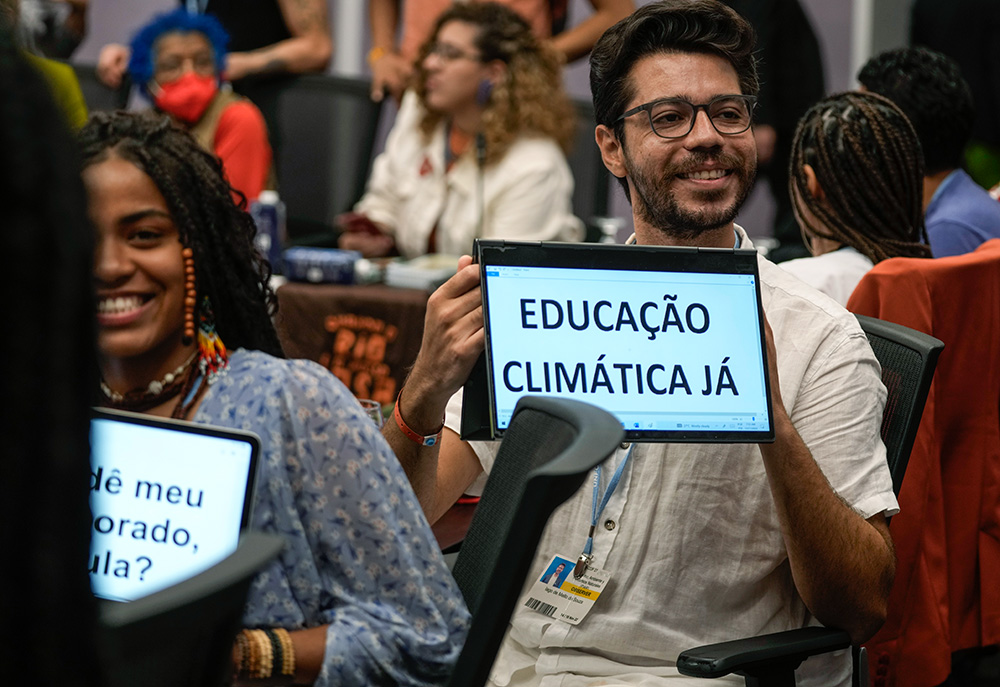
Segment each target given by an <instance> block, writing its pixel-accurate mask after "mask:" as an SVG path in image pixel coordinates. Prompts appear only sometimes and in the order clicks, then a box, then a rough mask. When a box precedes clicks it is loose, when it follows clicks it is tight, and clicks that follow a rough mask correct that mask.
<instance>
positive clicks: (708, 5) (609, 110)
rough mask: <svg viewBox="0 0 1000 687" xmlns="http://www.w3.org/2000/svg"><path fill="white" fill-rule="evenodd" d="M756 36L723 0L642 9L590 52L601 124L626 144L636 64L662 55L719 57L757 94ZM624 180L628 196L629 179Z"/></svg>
mask: <svg viewBox="0 0 1000 687" xmlns="http://www.w3.org/2000/svg"><path fill="white" fill-rule="evenodd" d="M755 40H756V37H755V34H754V30H753V27H752V26H750V24H749V22H747V20H746V19H744V18H743V17H741V16H740V15H739V14H738V13H737V12H736V11H735V10H733V9H731V8H730V7H728V6H726V5H724V4H723V3H721V2H719V1H718V0H660V2H653V3H650V4H648V5H645V6H643V7H640V8H639V9H638V10H636V11H635V12H633V13H632V14H631V15H629V16H628V17H625V18H624V19H622V20H621V21H620V22H618V23H617V24H615V25H614V26H612V27H611V28H610V29H608V30H607V31H605V32H604V35H603V36H601V38H600V40H598V41H597V44H596V45H595V46H594V50H593V52H591V53H590V92H591V94H592V96H593V100H594V115H595V118H596V120H597V123H598V124H603V125H604V126H607V127H610V128H612V129H613V130H614V132H615V137H616V138H617V139H618V141H619V143H622V144H624V140H625V137H624V133H625V123H624V122H623V121H616V120H618V117H620V116H621V114H622V113H623V112H625V108H626V105H628V103H629V101H630V100H631V99H632V98H633V96H634V94H635V90H634V89H635V85H634V84H633V83H632V80H631V79H630V78H629V76H630V75H631V73H632V67H633V65H635V63H636V62H638V61H639V60H641V59H642V58H644V57H646V56H647V55H655V54H657V53H703V54H708V55H718V56H719V57H722V58H724V59H725V60H727V61H728V62H729V63H730V64H731V65H733V69H735V70H736V75H737V77H738V78H739V82H740V91H741V92H742V93H743V94H744V95H757V92H758V91H759V90H760V84H759V82H758V80H757V60H756V57H755V56H754V42H755ZM664 95H668V94H664ZM618 181H619V182H620V183H621V185H622V188H624V189H625V194H626V195H628V185H627V182H626V181H625V179H619V180H618Z"/></svg>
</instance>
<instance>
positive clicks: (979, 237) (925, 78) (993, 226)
mask: <svg viewBox="0 0 1000 687" xmlns="http://www.w3.org/2000/svg"><path fill="white" fill-rule="evenodd" d="M858 81H859V82H861V85H862V86H863V87H864V88H865V89H867V90H869V91H871V92H873V93H878V94H880V95H884V96H885V97H887V98H888V99H889V100H891V101H892V102H894V103H896V105H898V106H899V109H901V110H902V111H903V112H904V113H905V114H906V117H907V118H908V119H909V120H910V122H911V123H912V124H913V128H914V129H916V131H917V137H918V138H919V139H920V147H921V149H922V150H923V154H924V191H923V196H924V213H925V216H924V223H925V224H926V225H927V235H928V237H930V244H931V250H932V251H933V252H934V257H936V258H943V257H946V256H949V255H960V254H962V253H968V252H971V251H973V250H975V249H976V248H977V247H978V246H979V244H981V243H983V242H984V241H987V240H989V239H993V238H1000V204H998V203H997V202H996V201H995V200H993V199H992V198H991V197H990V195H989V193H988V192H987V191H986V189H984V188H983V187H982V186H980V185H979V184H977V183H976V182H975V181H974V180H973V179H972V177H970V176H969V175H968V173H966V172H965V171H964V170H963V169H962V161H963V156H964V153H965V147H966V145H967V144H968V142H969V137H970V136H971V135H972V132H973V127H974V124H975V121H976V114H975V113H976V110H975V107H974V103H973V99H972V91H971V89H970V88H969V85H968V83H966V81H965V79H964V78H962V72H961V70H960V69H959V66H958V63H957V62H955V61H954V60H953V59H951V58H950V57H947V56H945V55H942V54H941V53H938V52H934V51H933V50H928V49H927V48H898V49H896V50H887V51H885V52H882V53H879V54H878V55H875V56H874V57H872V58H871V59H869V60H868V61H867V62H866V63H865V64H864V66H863V67H861V71H860V72H859V73H858Z"/></svg>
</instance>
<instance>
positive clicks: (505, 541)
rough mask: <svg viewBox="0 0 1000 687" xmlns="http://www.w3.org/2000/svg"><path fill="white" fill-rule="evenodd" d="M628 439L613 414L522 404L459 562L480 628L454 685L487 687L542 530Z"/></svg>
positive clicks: (559, 402)
mask: <svg viewBox="0 0 1000 687" xmlns="http://www.w3.org/2000/svg"><path fill="white" fill-rule="evenodd" d="M623 437H624V432H623V431H622V427H621V423H620V422H618V420H616V419H615V417H614V416H613V415H611V414H610V413H608V412H607V411H604V410H601V409H600V408H597V407H595V406H591V405H588V404H586V403H581V402H579V401H573V400H569V399H563V398H543V397H538V396H525V397H522V398H521V400H520V401H518V404H517V407H516V408H515V410H514V416H513V418H512V419H511V421H510V426H509V428H508V429H507V431H506V433H505V434H504V437H503V442H502V443H501V444H500V450H499V453H498V454H497V458H496V462H495V463H494V466H493V469H492V470H491V471H490V477H489V480H488V481H487V482H486V487H485V488H484V490H483V495H482V498H481V500H480V501H479V505H478V506H477V507H476V514H475V516H474V517H473V519H472V524H471V525H470V526H469V531H468V534H467V535H466V537H465V541H464V542H463V543H462V549H461V551H460V552H459V554H458V560H457V561H456V562H455V568H454V571H453V573H454V576H455V580H456V581H457V582H458V586H459V589H461V590H462V595H463V596H464V597H465V602H466V603H467V604H468V606H469V610H470V611H471V612H472V616H473V617H472V626H471V627H470V629H469V636H468V638H467V639H466V642H465V647H464V648H463V649H462V653H461V655H460V656H459V658H458V663H457V664H456V666H455V671H454V673H453V674H452V676H451V680H450V682H449V684H450V685H453V686H454V687H458V686H460V685H461V686H462V687H478V685H482V684H484V683H485V682H486V678H487V677H488V675H489V671H490V668H492V666H493V659H494V657H495V656H496V653H497V650H498V649H499V647H500V642H501V640H502V639H503V635H504V632H505V631H506V629H507V621H508V620H509V619H510V616H511V614H512V613H513V611H514V604H515V603H516V602H517V598H518V596H519V595H520V593H521V588H522V585H523V583H524V580H525V577H526V576H527V574H528V570H529V568H530V567H531V561H532V559H533V558H534V555H535V549H536V548H537V546H538V541H539V539H540V538H541V536H542V530H543V529H544V528H545V524H546V523H547V522H548V519H549V516H550V515H551V514H552V511H554V510H555V509H556V507H557V506H559V505H560V504H561V503H563V502H564V501H565V500H566V499H568V498H569V497H570V496H572V495H573V494H574V493H575V492H576V491H577V489H579V487H580V485H581V484H583V481H584V479H585V478H586V476H587V473H588V472H590V470H591V469H592V468H594V467H595V466H596V465H598V464H599V463H600V462H601V461H603V460H604V459H605V458H607V457H608V456H610V455H611V454H612V453H613V452H614V450H615V449H616V448H617V447H618V445H619V443H621V441H622V438H623Z"/></svg>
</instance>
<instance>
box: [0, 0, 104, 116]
mask: <svg viewBox="0 0 1000 687" xmlns="http://www.w3.org/2000/svg"><path fill="white" fill-rule="evenodd" d="M21 6H22V0H0V21H2V22H4V23H5V24H6V26H7V27H8V28H9V29H10V30H11V31H13V34H14V42H15V43H16V44H17V45H18V46H19V47H20V48H21V51H22V55H23V56H24V57H25V58H26V59H27V60H28V62H29V63H30V64H31V65H32V66H33V67H34V68H35V69H36V70H37V71H38V72H40V73H41V75H42V76H43V77H45V81H46V82H47V83H48V85H49V90H50V91H51V92H52V97H54V98H55V100H56V105H57V106H58V107H59V110H60V111H61V112H62V113H63V117H64V118H65V120H66V123H67V124H69V126H70V127H71V128H74V129H78V128H80V127H81V126H83V123H84V122H85V121H87V104H86V102H84V99H83V91H81V90H80V82H79V80H78V79H77V78H76V72H74V71H73V68H72V67H70V66H69V65H68V64H63V63H62V62H58V61H56V60H52V59H49V58H48V57H45V56H44V55H43V54H42V53H41V52H39V51H38V49H37V47H35V45H34V43H33V42H32V39H31V36H30V32H29V31H28V30H27V28H26V26H25V25H24V15H23V14H22V12H21Z"/></svg>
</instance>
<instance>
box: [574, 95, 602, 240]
mask: <svg viewBox="0 0 1000 687" xmlns="http://www.w3.org/2000/svg"><path fill="white" fill-rule="evenodd" d="M573 107H574V108H575V109H576V136H575V138H574V139H573V147H572V149H570V151H569V154H568V155H567V156H566V162H568V163H569V168H570V170H571V171H572V172H573V214H574V215H576V216H577V217H579V218H580V220H581V221H582V222H583V224H584V226H586V227H587V237H586V238H587V240H588V241H598V240H600V238H601V230H600V228H599V227H597V226H596V225H595V224H594V222H593V220H594V218H595V217H605V216H607V214H608V206H609V202H610V199H611V172H609V171H608V168H607V167H605V166H604V160H603V159H602V158H601V149H600V148H598V147H597V145H596V144H595V143H594V129H595V128H596V127H597V123H596V119H595V118H594V106H593V105H592V104H591V103H590V101H589V100H574V101H573Z"/></svg>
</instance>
